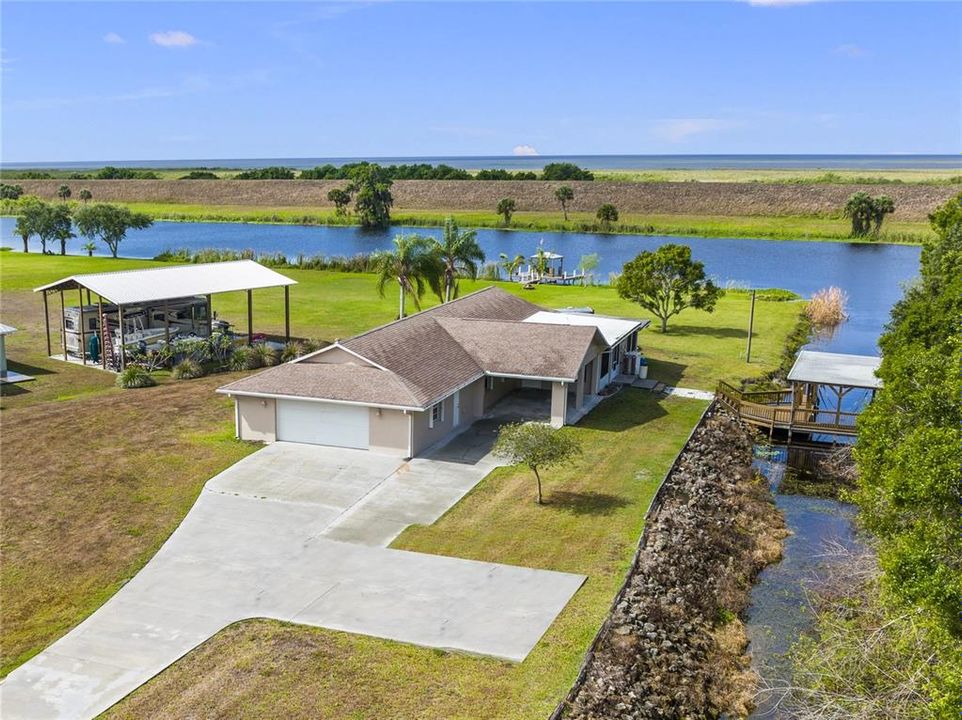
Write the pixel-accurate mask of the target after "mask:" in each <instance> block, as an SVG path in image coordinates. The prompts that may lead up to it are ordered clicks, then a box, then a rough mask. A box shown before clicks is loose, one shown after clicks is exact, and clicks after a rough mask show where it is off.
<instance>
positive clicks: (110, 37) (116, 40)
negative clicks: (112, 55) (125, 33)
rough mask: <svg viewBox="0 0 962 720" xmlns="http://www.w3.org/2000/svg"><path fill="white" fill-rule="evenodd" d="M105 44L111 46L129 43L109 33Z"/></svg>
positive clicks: (105, 37)
mask: <svg viewBox="0 0 962 720" xmlns="http://www.w3.org/2000/svg"><path fill="white" fill-rule="evenodd" d="M104 42H105V43H110V44H111V45H123V44H124V43H125V42H127V41H126V40H124V39H123V38H122V37H120V35H118V34H117V33H115V32H109V33H107V34H106V35H104Z"/></svg>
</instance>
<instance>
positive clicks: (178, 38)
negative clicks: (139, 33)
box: [150, 30, 198, 47]
mask: <svg viewBox="0 0 962 720" xmlns="http://www.w3.org/2000/svg"><path fill="white" fill-rule="evenodd" d="M150 42H152V43H153V44H154V45H160V46H161V47H190V46H191V45H196V44H197V43H198V40H197V38H195V37H194V36H193V35H191V34H190V33H189V32H184V31H183V30H168V31H167V32H156V33H151V34H150Z"/></svg>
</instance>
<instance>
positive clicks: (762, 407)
mask: <svg viewBox="0 0 962 720" xmlns="http://www.w3.org/2000/svg"><path fill="white" fill-rule="evenodd" d="M715 396H716V397H717V398H718V400H719V402H721V403H723V404H724V405H726V406H727V407H729V408H731V410H733V411H734V412H736V413H738V415H739V416H740V417H741V418H742V419H743V420H745V421H747V422H750V423H752V424H753V425H757V426H760V427H763V428H766V429H768V430H769V431H771V430H775V429H779V430H792V431H798V432H814V433H828V434H833V435H855V418H856V417H858V413H852V412H843V411H836V410H822V409H818V408H812V407H795V408H794V409H793V408H792V391H791V390H784V391H783V390H773V391H762V392H744V391H742V390H739V389H738V388H736V387H734V386H732V385H729V384H728V383H726V382H720V383H718V387H717V389H716V391H715Z"/></svg>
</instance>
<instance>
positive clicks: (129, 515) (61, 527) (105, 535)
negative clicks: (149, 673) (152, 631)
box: [0, 368, 255, 674]
mask: <svg viewBox="0 0 962 720" xmlns="http://www.w3.org/2000/svg"><path fill="white" fill-rule="evenodd" d="M81 370H82V368H81ZM86 372H87V373H93V372H95V371H93V370H86ZM108 377H110V379H111V381H112V376H108ZM225 379H226V378H225V377H219V378H208V379H205V380H198V381H193V382H189V383H186V382H185V383H180V384H176V385H166V386H161V387H155V388H148V389H143V390H129V391H120V390H118V391H115V392H110V393H109V394H105V395H101V396H97V397H87V398H84V399H83V401H82V402H78V403H59V402H45V403H38V404H34V405H32V406H29V407H22V408H16V409H11V410H4V411H3V415H2V423H3V432H2V433H0V454H2V458H3V465H2V484H3V496H2V511H3V512H2V518H0V529H2V537H3V544H2V553H3V562H2V568H0V578H2V584H0V601H2V603H0V604H2V614H0V617H2V634H0V646H2V654H3V666H2V671H3V674H6V673H7V672H9V671H10V670H12V669H13V668H14V667H16V666H17V665H19V664H21V663H22V662H24V661H26V660H27V659H28V658H30V657H31V656H33V655H34V654H36V653H37V652H39V651H40V650H42V649H43V648H44V647H45V646H46V645H48V644H49V643H50V642H52V641H53V640H55V639H56V638H57V637H59V636H61V635H63V634H64V633H65V632H66V631H67V630H69V629H70V628H71V627H73V626H74V625H75V624H77V623H78V622H79V621H81V620H82V619H83V618H84V617H86V616H87V615H88V614H89V613H91V612H92V611H93V610H95V609H96V608H97V607H98V606H99V605H100V604H102V603H103V602H104V601H105V600H106V599H107V598H108V597H110V596H111V595H112V594H113V593H114V592H116V590H117V589H118V588H119V587H120V586H121V585H122V584H123V583H124V582H125V581H126V580H127V579H129V578H130V577H131V576H132V575H134V574H135V573H136V572H137V570H138V569H140V567H141V566H142V565H143V564H144V563H145V562H146V561H147V560H148V559H149V558H150V557H151V556H152V555H153V554H154V553H155V552H156V550H157V549H158V548H159V546H160V545H161V543H162V542H163V541H164V540H165V539H166V538H167V537H168V535H169V534H170V533H171V532H172V531H173V529H174V528H175V527H177V524H178V523H179V522H180V520H181V518H183V516H184V515H185V514H186V512H187V510H188V509H189V508H190V506H191V505H192V504H193V502H194V499H195V498H196V496H197V493H198V492H199V491H200V489H201V487H202V486H203V484H204V482H206V480H207V479H208V478H210V477H211V476H212V475H214V474H215V473H217V472H219V471H220V470H222V469H224V468H225V467H227V466H229V465H231V464H232V463H234V462H236V461H237V460H239V459H240V458H242V457H243V456H245V455H247V454H248V453H249V452H251V451H252V450H253V449H254V447H255V446H253V445H250V444H247V443H241V442H238V441H236V440H235V439H234V437H233V435H234V433H233V428H232V424H231V412H230V403H229V401H227V400H226V399H224V398H222V397H220V396H216V395H214V393H213V390H214V388H215V387H216V386H217V385H218V384H220V383H222V382H224V381H225Z"/></svg>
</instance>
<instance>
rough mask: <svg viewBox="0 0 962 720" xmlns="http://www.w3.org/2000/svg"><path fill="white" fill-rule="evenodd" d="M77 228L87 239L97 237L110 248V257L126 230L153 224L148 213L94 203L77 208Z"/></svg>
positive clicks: (115, 255)
mask: <svg viewBox="0 0 962 720" xmlns="http://www.w3.org/2000/svg"><path fill="white" fill-rule="evenodd" d="M76 222H77V229H78V230H79V231H80V234H81V235H83V236H84V237H85V238H87V239H88V240H94V239H97V238H99V239H100V240H102V241H103V243H104V245H106V246H107V247H108V248H110V255H111V257H117V248H118V246H119V245H120V242H121V241H122V240H123V239H124V238H125V237H127V231H128V230H133V229H136V230H143V229H144V228H148V227H150V226H151V225H153V224H154V221H153V220H152V219H151V218H150V216H149V215H145V214H144V213H135V212H131V211H130V208H126V207H121V206H119V205H108V204H106V203H96V204H94V205H86V206H84V207H82V208H80V209H79V210H77V216H76Z"/></svg>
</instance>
